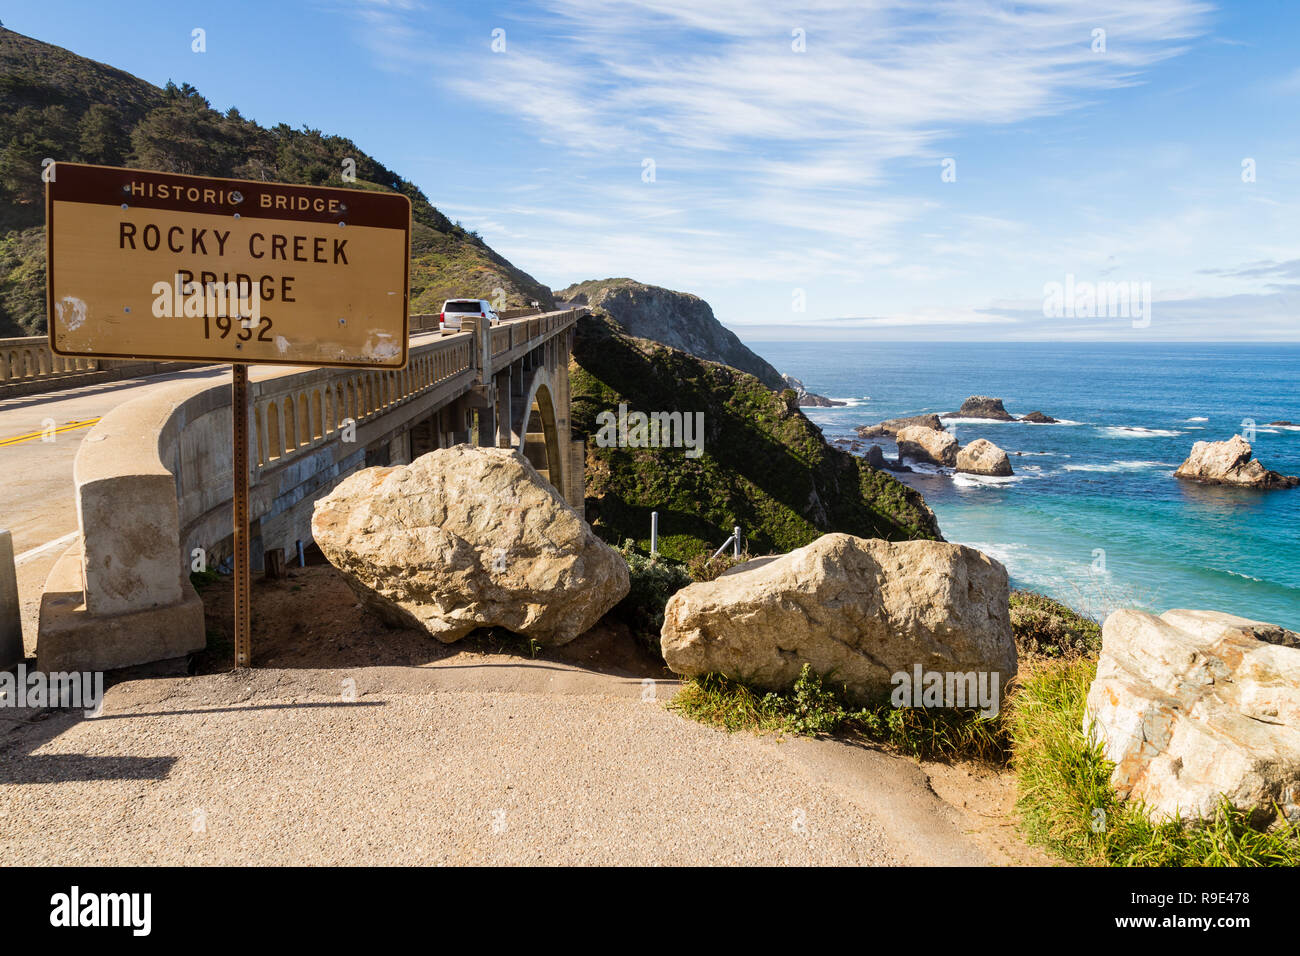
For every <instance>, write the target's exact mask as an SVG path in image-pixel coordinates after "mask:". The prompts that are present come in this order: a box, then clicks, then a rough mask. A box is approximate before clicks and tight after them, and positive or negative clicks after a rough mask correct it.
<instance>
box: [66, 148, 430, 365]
mask: <svg viewBox="0 0 1300 956" xmlns="http://www.w3.org/2000/svg"><path fill="white" fill-rule="evenodd" d="M52 173H53V175H52V178H51V180H50V181H49V182H48V183H47V184H46V192H45V216H46V237H47V263H46V265H47V268H48V284H47V290H48V296H49V329H50V347H51V348H52V349H53V350H54V352H55V353H57V354H59V355H80V356H98V357H101V358H142V359H177V360H182V361H195V362H234V363H242V364H280V365H343V366H360V367H378V368H394V369H395V368H401V367H403V366H404V365H405V364H406V358H407V271H408V263H409V260H410V236H411V202H410V200H409V199H407V198H406V197H405V196H403V195H400V194H396V193H378V192H369V191H364V190H356V189H327V188H321V187H316V186H292V185H287V184H284V183H268V182H257V181H247V180H234V179H215V178H210V177H206V176H181V175H176V174H172V173H157V172H147V171H144V170H136V169H117V168H113V167H108V166H87V165H82V164H78V163H56V164H55V165H54V167H53V170H52Z"/></svg>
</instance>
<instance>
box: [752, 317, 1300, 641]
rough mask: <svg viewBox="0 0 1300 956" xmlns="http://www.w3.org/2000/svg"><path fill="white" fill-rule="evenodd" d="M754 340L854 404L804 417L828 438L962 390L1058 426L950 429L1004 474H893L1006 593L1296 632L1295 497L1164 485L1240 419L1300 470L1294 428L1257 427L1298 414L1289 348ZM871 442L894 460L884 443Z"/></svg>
mask: <svg viewBox="0 0 1300 956" xmlns="http://www.w3.org/2000/svg"><path fill="white" fill-rule="evenodd" d="M756 344H757V346H758V350H759V351H760V352H761V353H762V354H764V355H765V356H767V357H769V360H771V359H772V357H777V360H776V361H775V362H774V363H773V364H775V365H777V367H778V368H779V369H780V370H781V371H782V372H785V373H788V374H790V375H793V376H795V377H796V378H799V379H802V380H803V382H804V385H805V386H806V387H807V388H808V390H809V391H811V392H814V393H817V394H821V395H825V396H827V397H829V398H836V399H840V400H846V401H848V402H849V405H848V406H847V407H844V408H830V409H823V408H805V409H804V412H805V413H806V414H807V415H808V417H809V418H810V419H811V420H812V421H814V422H816V423H817V424H818V425H819V426H821V428H822V430H823V432H824V434H825V435H826V437H827V439H829V440H835V439H837V438H853V437H855V436H854V432H853V429H854V427H855V426H857V425H864V424H874V423H875V422H878V421H880V420H882V419H886V418H895V417H898V416H902V415H915V414H920V413H923V412H939V413H943V412H951V411H954V410H956V409H957V408H959V407H960V406H961V403H962V402H963V401H964V400H965V399H966V398H967V397H968V396H970V395H993V396H997V397H999V398H1001V399H1002V400H1003V402H1004V404H1005V406H1006V409H1007V411H1008V412H1010V413H1011V414H1012V415H1023V414H1025V413H1027V412H1030V411H1035V410H1038V411H1042V412H1044V413H1045V414H1047V415H1050V416H1051V417H1053V418H1057V419H1061V420H1062V423H1061V424H1059V425H1029V424H1024V423H1019V422H1010V423H994V422H989V421H970V420H961V419H958V420H955V421H947V422H946V423H945V424H947V425H948V427H949V430H950V431H954V432H955V433H956V435H957V438H958V440H959V441H960V442H961V443H962V444H963V445H965V444H966V443H968V442H970V441H973V440H974V439H976V438H986V439H988V440H989V441H991V442H993V443H994V444H996V445H999V446H1000V447H1002V448H1003V449H1005V450H1006V452H1007V453H1008V455H1009V456H1010V460H1011V467H1012V468H1013V469H1014V471H1015V473H1016V474H1015V476H1014V477H1012V478H1002V479H981V478H975V477H973V476H967V475H945V474H937V473H916V474H900V475H898V477H899V479H900V480H902V481H904V482H906V483H907V484H909V485H911V486H912V487H914V488H916V489H917V490H918V491H920V492H921V493H922V494H924V495H925V498H926V500H927V501H928V502H929V504H930V507H931V508H933V509H934V512H935V514H936V515H937V516H938V518H939V525H940V527H941V528H942V530H943V534H944V537H945V538H947V539H948V540H949V541H955V542H960V543H962V544H967V545H970V546H972V547H975V548H979V549H980V550H981V551H984V552H985V553H987V554H989V555H991V556H992V557H995V558H997V559H998V560H999V561H1001V562H1002V563H1003V564H1004V565H1006V568H1007V571H1008V572H1009V573H1010V576H1011V579H1012V585H1013V587H1024V588H1029V589H1032V590H1036V591H1040V592H1042V593H1044V594H1047V595H1049V596H1051V597H1054V598H1057V599H1058V600H1061V601H1064V602H1065V603H1066V604H1069V605H1070V606H1072V607H1074V608H1075V609H1076V610H1079V611H1082V612H1084V613H1087V614H1090V615H1092V616H1094V617H1097V618H1102V617H1104V616H1105V614H1107V613H1108V612H1109V611H1111V610H1113V609H1114V608H1117V607H1136V608H1142V609H1145V610H1150V611H1153V612H1157V613H1158V612H1161V611H1165V610H1168V609H1169V608H1208V609H1213V610H1219V611H1226V612H1229V613H1232V614H1238V615H1241V616H1243V617H1248V618H1253V619H1255V620H1261V621H1268V622H1271V623H1274V624H1280V625H1282V626H1284V627H1288V628H1291V629H1292V630H1297V631H1300V489H1294V490H1274V491H1255V490H1250V489H1240V488H1229V487H1223V486H1213V485H1199V484H1195V483H1192V482H1187V481H1182V480H1179V479H1176V478H1174V477H1173V472H1174V469H1175V468H1177V467H1178V465H1179V464H1180V463H1181V462H1182V461H1183V459H1184V458H1186V457H1187V454H1188V452H1189V450H1190V449H1191V447H1192V444H1193V443H1194V442H1196V441H1202V440H1215V441H1218V440H1223V439H1227V438H1230V437H1231V436H1232V435H1233V434H1234V433H1237V434H1241V433H1243V431H1244V430H1245V429H1246V428H1248V427H1249V425H1248V424H1247V425H1246V426H1243V422H1245V421H1246V420H1250V421H1253V422H1254V423H1255V428H1254V439H1253V441H1252V442H1251V445H1252V447H1253V449H1254V453H1255V457H1257V458H1259V459H1260V460H1261V461H1262V462H1263V464H1264V465H1265V467H1267V468H1271V469H1272V470H1274V471H1279V472H1282V473H1283V474H1290V475H1296V474H1300V429H1286V428H1278V427H1270V426H1269V425H1268V424H1267V423H1268V422H1271V421H1275V420H1289V421H1293V422H1300V345H1273V344H1269V345H1237V344H1220V343H1195V344H1169V345H1148V344H1141V345H1139V344H1068V343H1064V344H1058V343H1050V344H1049V343H1032V344H1026V343H989V344H983V343H981V344H974V343H942V344H933V343H900V342H892V343H865V342H856V343H841V342H836V343H826V342H816V343H810V342H761V343H756ZM1247 437H1249V436H1247ZM870 441H872V440H870V439H868V440H864V441H863V446H864V447H863V449H862V450H860V451H859V452H858V453H859V454H861V453H862V451H863V450H865V447H866V445H867V444H868V442H870ZM878 441H880V442H881V443H882V444H883V446H884V451H885V454H886V456H887V457H892V456H893V454H894V445H893V443H892V442H890V441H888V440H878ZM1017 452H1020V453H1022V454H1019V455H1017V454H1016V453H1017Z"/></svg>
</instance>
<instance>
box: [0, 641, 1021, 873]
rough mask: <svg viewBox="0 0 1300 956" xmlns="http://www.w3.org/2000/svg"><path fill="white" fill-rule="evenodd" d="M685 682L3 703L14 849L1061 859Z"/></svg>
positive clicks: (313, 856) (449, 859)
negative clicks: (40, 707) (674, 694)
mask: <svg viewBox="0 0 1300 956" xmlns="http://www.w3.org/2000/svg"><path fill="white" fill-rule="evenodd" d="M349 678H350V679H351V680H352V681H354V682H355V683H354V686H355V691H356V693H355V698H354V699H353V700H344V699H343V695H342V690H341V688H342V687H344V686H345V685H344V681H345V680H346V679H349ZM670 695H671V689H670V688H669V687H667V686H665V685H658V687H656V689H655V693H654V695H653V697H652V698H651V699H644V698H646V697H649V696H650V695H648V694H646V693H645V692H644V689H643V684H642V682H641V681H640V680H638V679H636V678H619V677H613V676H607V675H601V674H595V673H593V672H590V671H585V670H581V669H579V668H575V667H571V666H567V665H563V664H557V663H555V662H543V661H529V660H523V659H517V658H506V659H503V658H502V657H501V656H500V655H490V656H484V655H475V654H472V653H462V654H461V655H458V656H457V657H455V658H452V659H449V660H447V661H441V662H438V663H436V664H433V665H428V666H424V667H368V668H356V669H352V670H346V671H344V670H332V671H326V670H258V671H253V672H251V673H249V672H245V673H243V674H233V673H232V674H221V675H208V676H204V677H194V678H155V679H152V680H138V681H132V682H129V683H126V684H119V685H117V686H116V687H113V688H111V689H110V691H109V693H108V695H107V700H106V702H105V706H104V712H103V715H102V716H101V717H99V718H97V719H92V720H86V719H81V718H80V717H79V716H77V715H72V714H68V713H66V712H64V713H58V714H55V715H53V716H49V717H47V718H46V719H44V720H38V721H35V722H33V723H17V722H15V721H14V720H13V717H15V716H17V714H18V712H16V711H10V712H8V714H6V715H0V721H4V722H3V723H0V860H3V861H5V862H7V863H10V864H24V865H47V864H63V865H68V864H168V863H170V864H233V865H247V864H253V865H257V864H260V865H280V864H311V865H336V864H351V865H356V864H363V865H364V864H440V863H445V864H466V863H482V864H529V863H540V864H702V863H704V864H711V863H741V864H796V865H800V864H839V865H863V864H868V865H891V864H892V865H897V864H950V865H986V864H1007V863H1023V862H1041V861H1040V860H1039V859H1036V858H1035V857H1034V856H1033V855H1032V854H1031V852H1030V851H1028V850H1027V849H1026V848H1024V847H1023V845H1022V844H1019V842H1018V841H1017V840H1008V838H1007V837H1006V836H1005V835H1001V836H999V838H998V839H997V840H992V841H991V840H990V839H988V837H989V834H988V833H987V832H980V831H981V829H982V827H981V824H980V823H979V820H978V818H977V817H976V816H973V815H971V814H968V813H967V812H966V811H963V810H959V809H958V808H957V807H958V806H960V802H958V803H957V804H956V805H953V804H950V803H947V802H945V801H944V800H941V799H940V798H939V797H938V796H936V794H935V793H934V792H933V791H932V790H931V788H930V785H929V779H928V777H927V774H926V772H925V771H924V769H923V768H922V767H920V766H918V765H917V764H916V763H914V762H913V761H910V760H906V759H903V758H899V757H893V756H889V755H887V754H883V753H880V752H877V751H873V750H869V749H865V748H861V747H854V746H849V745H847V744H842V743H837V742H832V741H810V740H778V739H776V738H772V737H756V736H753V735H751V734H747V733H737V734H730V735H728V734H726V733H724V732H721V731H717V730H713V729H711V728H707V727H704V726H701V725H699V724H696V723H694V722H692V721H689V720H686V719H684V718H682V717H679V716H677V715H676V714H673V713H671V712H669V711H668V710H666V709H665V708H664V706H663V703H664V700H665V698H667V697H669V696H670ZM6 724H7V726H8V728H9V732H8V733H6V732H5V729H6ZM984 809H985V810H987V809H988V808H987V806H985V807H984ZM983 829H984V830H987V828H983Z"/></svg>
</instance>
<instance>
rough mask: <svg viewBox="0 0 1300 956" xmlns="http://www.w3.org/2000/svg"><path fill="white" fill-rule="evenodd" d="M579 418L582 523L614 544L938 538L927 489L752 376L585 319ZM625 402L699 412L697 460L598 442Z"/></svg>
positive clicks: (679, 452) (682, 546)
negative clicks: (872, 461) (606, 416)
mask: <svg viewBox="0 0 1300 956" xmlns="http://www.w3.org/2000/svg"><path fill="white" fill-rule="evenodd" d="M570 374H571V377H572V396H573V409H572V422H573V430H574V437H575V438H586V440H587V519H588V520H589V521H590V522H591V523H592V527H593V528H594V529H595V530H596V532H597V533H598V534H600V535H601V536H602V537H603V538H605V540H607V541H610V542H615V543H617V542H621V541H623V540H624V539H627V538H632V539H634V540H635V541H636V542H637V544H638V546H639V547H641V548H643V549H646V548H648V543H649V542H648V539H649V535H650V512H651V511H658V512H659V529H660V548H661V550H662V552H663V553H664V554H665V555H667V556H668V557H672V558H677V559H685V558H688V557H690V556H692V555H695V554H699V553H701V552H705V551H712V550H713V549H715V548H717V547H718V546H719V545H720V544H722V542H723V541H724V540H725V539H726V538H727V536H728V535H730V534H731V529H732V526H733V525H737V524H738V525H740V526H741V528H742V529H743V532H744V535H745V538H746V543H747V545H748V547H749V549H750V552H751V553H754V554H765V553H768V552H772V551H789V550H791V549H793V548H798V547H802V546H803V545H806V544H808V543H810V542H811V541H813V540H814V539H815V538H817V537H818V536H819V535H821V534H823V533H825V532H827V531H844V532H848V533H850V534H856V535H860V536H863V537H878V538H888V539H891V540H903V539H909V538H938V537H939V536H940V534H939V526H938V523H937V521H936V520H935V517H934V514H933V513H932V512H931V511H930V509H929V507H928V506H927V505H926V504H925V500H924V499H923V498H922V497H921V495H920V494H919V493H918V492H916V491H914V490H913V489H911V488H908V487H907V486H905V485H903V484H902V483H900V482H899V481H897V480H896V479H895V478H893V477H892V476H891V475H888V474H886V473H885V472H881V471H877V470H875V469H873V468H871V467H870V466H869V465H868V464H867V463H866V462H865V461H863V460H862V459H860V458H856V457H854V456H852V455H849V454H848V453H846V452H843V451H840V450H839V449H836V448H833V447H831V446H830V445H828V444H827V443H826V441H825V439H823V438H822V435H821V432H820V430H818V428H817V426H815V425H814V424H813V423H812V422H810V421H809V420H808V419H807V418H806V417H805V416H804V414H803V413H802V412H801V411H799V408H798V406H797V405H795V404H794V393H793V391H789V390H787V391H784V392H773V391H771V390H770V389H768V388H766V387H765V386H764V385H763V383H762V382H760V381H759V380H758V379H757V378H755V377H754V376H752V375H749V374H746V373H744V372H739V371H737V370H736V369H734V368H729V367H728V366H726V365H722V364H719V363H716V362H709V361H705V360H703V359H700V358H697V357H695V356H693V355H690V354H687V353H686V352H684V351H681V350H679V349H674V348H670V347H668V346H665V345H662V344H660V343H658V342H652V341H649V340H647V339H644V338H637V337H633V336H630V335H627V334H625V332H624V331H623V330H622V329H620V328H619V327H618V326H617V325H616V324H615V323H613V322H612V321H611V320H609V319H608V318H607V317H603V316H592V317H589V318H584V319H582V320H581V321H580V322H579V324H578V330H577V335H576V338H575V343H574V354H573V362H572V364H571V365H570ZM620 402H627V403H628V406H629V408H630V409H631V410H640V411H642V412H658V411H681V412H684V413H694V412H703V413H704V436H705V437H704V447H703V454H702V455H700V456H699V457H698V458H690V457H687V456H686V454H685V449H682V448H627V447H621V448H620V447H611V448H601V447H598V445H597V442H596V440H595V436H596V435H597V432H598V430H599V428H600V424H601V423H600V422H598V421H597V416H598V415H599V414H600V413H601V412H602V411H606V410H609V411H614V412H615V413H617V409H618V406H619V403H620Z"/></svg>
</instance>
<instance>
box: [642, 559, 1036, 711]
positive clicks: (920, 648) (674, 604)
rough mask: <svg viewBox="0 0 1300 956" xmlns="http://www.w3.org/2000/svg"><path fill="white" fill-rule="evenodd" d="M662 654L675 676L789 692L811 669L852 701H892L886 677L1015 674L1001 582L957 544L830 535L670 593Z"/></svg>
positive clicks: (998, 571) (992, 565)
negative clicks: (719, 677) (714, 676)
mask: <svg viewBox="0 0 1300 956" xmlns="http://www.w3.org/2000/svg"><path fill="white" fill-rule="evenodd" d="M661 646H662V649H663V653H664V659H665V660H666V661H667V662H668V666H669V667H670V668H671V669H672V670H673V671H675V672H676V673H678V674H684V675H687V676H697V675H701V674H708V673H718V674H724V675H726V676H728V677H731V678H734V679H736V680H742V681H745V682H747V683H750V684H752V685H754V686H757V687H762V688H768V689H772V690H779V689H783V688H787V687H789V686H790V685H791V684H792V683H793V682H794V680H795V679H796V678H797V677H798V676H799V672H800V670H801V669H802V667H803V665H804V664H805V663H806V664H809V665H811V666H812V669H813V670H814V671H816V672H817V673H818V674H821V675H824V676H826V675H828V676H829V678H830V680H831V681H832V682H833V683H834V684H836V685H842V686H844V687H845V689H846V690H847V691H848V692H849V694H850V696H852V697H854V698H857V699H860V700H863V701H870V700H876V699H879V698H881V697H883V696H886V695H888V694H890V692H891V688H892V687H893V685H894V683H895V681H894V675H896V674H899V673H904V674H907V675H908V677H909V678H911V677H912V675H914V674H915V672H916V668H918V667H919V668H920V669H921V670H922V671H924V672H928V673H936V672H938V673H944V674H951V673H968V672H976V673H980V674H990V673H996V674H997V675H998V678H997V679H998V686H999V687H1000V688H1005V687H1006V685H1007V683H1008V682H1009V681H1010V680H1011V678H1012V677H1014V676H1015V673H1016V648H1015V641H1014V640H1013V638H1012V633H1011V620H1010V612H1009V610H1008V593H1007V572H1006V569H1005V568H1004V567H1003V566H1002V565H1001V564H999V563H998V562H997V561H994V560H993V559H992V558H989V557H988V556H986V555H984V554H982V553H980V552H979V551H976V550H975V549H973V548H967V547H964V546H962V545H957V544H946V543H943V542H936V541H902V542H889V541H882V540H879V539H874V538H872V539H868V538H857V537H854V536H853V535H847V534H827V535H823V536H822V537H820V538H818V539H817V540H816V541H814V542H813V543H812V544H810V545H808V546H807V547H804V548H800V549H798V550H797V551H791V552H790V553H789V554H785V555H781V556H780V557H776V558H759V559H756V560H753V561H749V562H746V563H745V564H743V565H740V566H739V567H736V568H733V569H731V570H730V571H728V572H727V573H726V574H723V575H722V576H721V577H719V578H717V579H716V580H714V581H709V582H703V583H699V584H692V585H690V586H689V587H686V588H683V589H682V590H681V591H678V592H677V593H676V594H675V595H673V597H672V598H670V599H669V601H668V606H667V608H666V609H665V611H664V626H663V631H662V635H661Z"/></svg>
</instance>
